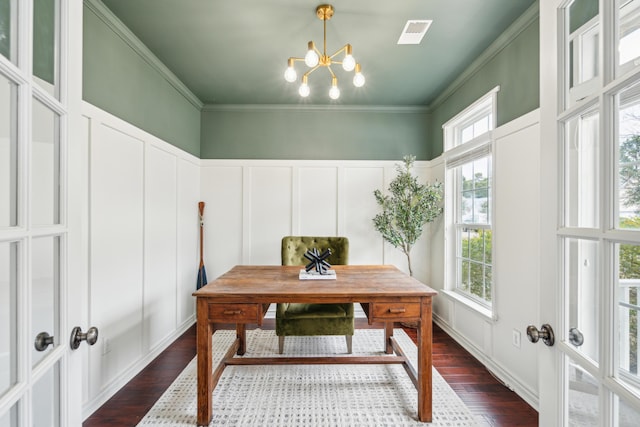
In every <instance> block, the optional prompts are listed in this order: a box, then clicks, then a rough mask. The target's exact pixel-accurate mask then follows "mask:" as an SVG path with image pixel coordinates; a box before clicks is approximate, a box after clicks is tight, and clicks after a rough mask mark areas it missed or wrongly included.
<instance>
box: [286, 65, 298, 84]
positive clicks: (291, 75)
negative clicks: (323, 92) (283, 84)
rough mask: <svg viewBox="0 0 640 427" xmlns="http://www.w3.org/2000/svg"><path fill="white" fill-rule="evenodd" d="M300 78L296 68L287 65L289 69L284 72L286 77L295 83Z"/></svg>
mask: <svg viewBox="0 0 640 427" xmlns="http://www.w3.org/2000/svg"><path fill="white" fill-rule="evenodd" d="M297 78H298V75H297V74H296V70H295V68H293V67H287V70H286V71H285V72H284V79H285V80H286V81H288V82H289V83H293V82H295V81H296V79H297Z"/></svg>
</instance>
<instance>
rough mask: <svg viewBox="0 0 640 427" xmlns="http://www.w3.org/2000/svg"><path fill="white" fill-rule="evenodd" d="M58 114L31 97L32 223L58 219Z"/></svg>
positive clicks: (48, 223) (44, 223) (58, 220)
mask: <svg viewBox="0 0 640 427" xmlns="http://www.w3.org/2000/svg"><path fill="white" fill-rule="evenodd" d="M59 135H60V117H59V116H58V115H57V114H56V113H55V112H53V111H52V110H50V109H49V108H47V107H46V106H45V105H44V104H42V103H41V102H38V101H37V100H35V99H34V101H33V146H32V149H31V152H32V153H31V162H32V164H31V170H32V173H31V185H32V197H31V207H32V211H31V212H32V223H33V225H51V224H59V223H60V212H59V211H60V186H59V185H60V179H59V175H60V170H59V168H60V137H59Z"/></svg>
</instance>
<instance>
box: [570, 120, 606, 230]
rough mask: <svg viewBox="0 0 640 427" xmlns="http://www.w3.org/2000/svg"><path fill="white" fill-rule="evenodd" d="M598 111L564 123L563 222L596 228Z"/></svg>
mask: <svg viewBox="0 0 640 427" xmlns="http://www.w3.org/2000/svg"><path fill="white" fill-rule="evenodd" d="M598 121H599V115H598V114H597V113H595V112H589V113H585V114H582V115H580V116H577V117H574V118H572V119H571V120H569V121H568V122H567V123H566V124H565V147H564V162H565V184H564V187H565V188H564V192H565V195H564V200H565V223H566V226H568V227H587V228H596V227H598V223H599V215H598V212H599V208H598V198H599V187H598V182H599V168H598V164H599V163H600V160H599V159H600V156H599V153H600V142H599V138H598V132H599V125H598Z"/></svg>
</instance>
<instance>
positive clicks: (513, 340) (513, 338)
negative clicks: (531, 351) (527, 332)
mask: <svg viewBox="0 0 640 427" xmlns="http://www.w3.org/2000/svg"><path fill="white" fill-rule="evenodd" d="M520 338H521V335H520V331H519V330H517V329H514V330H513V335H512V336H511V344H513V346H514V347H516V348H520Z"/></svg>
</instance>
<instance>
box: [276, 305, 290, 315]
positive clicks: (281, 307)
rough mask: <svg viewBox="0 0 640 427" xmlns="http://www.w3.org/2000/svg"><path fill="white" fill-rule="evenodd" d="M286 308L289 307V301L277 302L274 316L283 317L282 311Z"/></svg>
mask: <svg viewBox="0 0 640 427" xmlns="http://www.w3.org/2000/svg"><path fill="white" fill-rule="evenodd" d="M288 308H289V303H288V302H279V303H278V304H277V305H276V316H277V317H284V313H285V312H286V311H287V309H288Z"/></svg>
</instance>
